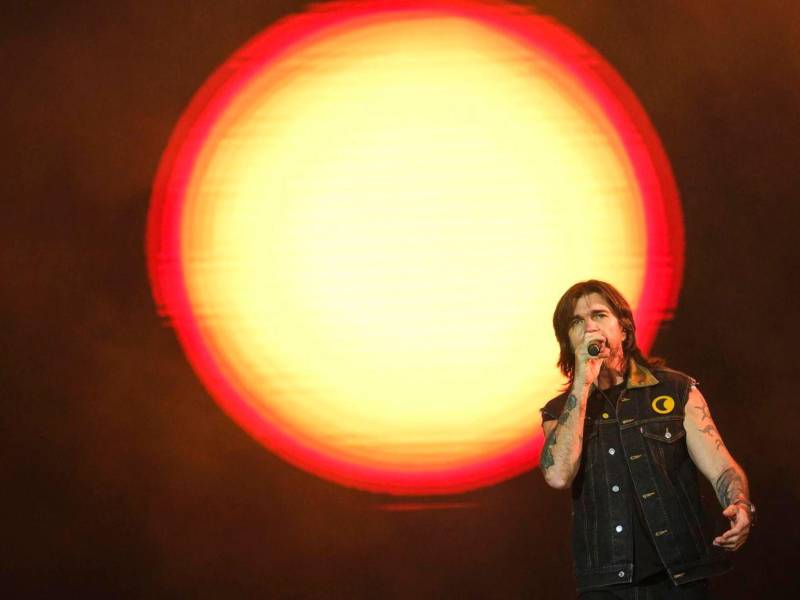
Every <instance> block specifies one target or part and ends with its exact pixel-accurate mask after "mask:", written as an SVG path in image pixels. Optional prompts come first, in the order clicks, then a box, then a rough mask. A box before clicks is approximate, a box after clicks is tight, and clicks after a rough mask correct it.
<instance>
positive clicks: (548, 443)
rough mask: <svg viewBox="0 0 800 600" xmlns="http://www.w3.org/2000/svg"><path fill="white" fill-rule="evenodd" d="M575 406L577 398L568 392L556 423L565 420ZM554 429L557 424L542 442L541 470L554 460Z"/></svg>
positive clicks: (561, 422)
mask: <svg viewBox="0 0 800 600" xmlns="http://www.w3.org/2000/svg"><path fill="white" fill-rule="evenodd" d="M576 406H578V399H577V398H576V397H575V394H570V395H569V397H568V398H567V402H566V404H565V405H564V410H562V411H561V416H559V417H558V425H563V424H564V423H566V422H567V419H569V415H570V413H571V412H572V410H573V409H574V408H575V407H576ZM556 431H558V426H556V428H555V429H553V431H551V432H550V435H548V436H547V439H546V440H545V442H544V448H542V458H541V460H540V461H539V465H540V466H541V468H542V471H547V469H549V468H550V467H552V466H553V465H554V464H555V462H556V461H555V459H554V458H553V446H555V445H556V442H557V441H558V440H557V438H556Z"/></svg>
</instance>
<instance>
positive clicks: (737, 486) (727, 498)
mask: <svg viewBox="0 0 800 600" xmlns="http://www.w3.org/2000/svg"><path fill="white" fill-rule="evenodd" d="M714 491H715V492H716V493H717V499H718V500H719V503H720V504H721V505H722V506H723V507H727V506H729V505H730V503H731V499H733V498H736V497H738V496H743V495H746V494H745V489H744V481H743V480H742V477H741V476H740V475H739V473H737V472H736V469H734V468H733V467H728V468H727V469H725V470H724V471H723V472H722V473H721V474H720V476H719V477H717V481H716V483H715V484H714Z"/></svg>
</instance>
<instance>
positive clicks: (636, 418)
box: [572, 361, 730, 591]
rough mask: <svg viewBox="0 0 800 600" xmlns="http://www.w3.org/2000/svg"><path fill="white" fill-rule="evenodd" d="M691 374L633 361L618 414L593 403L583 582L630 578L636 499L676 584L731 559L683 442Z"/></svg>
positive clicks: (578, 530) (578, 572)
mask: <svg viewBox="0 0 800 600" xmlns="http://www.w3.org/2000/svg"><path fill="white" fill-rule="evenodd" d="M693 383H694V381H693V380H692V379H691V378H690V377H688V376H687V375H684V374H683V373H678V372H676V371H671V370H668V369H658V368H654V369H653V371H652V372H651V371H650V370H648V369H646V368H645V367H643V366H641V365H638V364H636V363H634V362H633V361H631V363H630V368H629V375H628V379H627V381H626V389H625V390H624V391H623V393H622V394H621V395H620V397H619V399H618V400H617V405H616V414H613V413H610V412H609V411H608V409H606V408H603V407H602V406H601V405H599V404H595V405H594V406H593V408H592V410H591V411H590V410H589V408H588V406H587V414H586V419H585V422H584V442H583V453H582V455H581V467H580V470H579V472H578V475H577V476H576V478H575V480H574V481H573V484H572V500H573V506H572V549H573V558H574V561H575V564H574V566H575V578H576V580H577V584H578V590H579V591H583V590H586V589H589V588H595V587H602V586H607V585H613V584H618V583H630V582H631V581H632V579H633V566H634V565H633V557H634V548H633V538H634V535H633V527H634V523H633V520H634V519H636V518H637V515H636V514H635V513H634V510H633V509H635V507H634V505H633V502H638V503H639V506H640V507H641V511H642V514H643V516H644V520H645V523H646V527H647V529H648V531H649V533H650V537H651V539H652V540H653V542H654V544H655V547H656V550H657V552H658V555H659V557H660V559H661V562H662V563H663V564H664V567H665V568H666V571H667V573H668V574H669V577H670V578H671V580H672V582H673V583H674V584H675V585H680V584H681V583H688V582H690V581H695V580H698V579H703V578H706V577H710V576H712V575H719V574H721V573H723V572H725V571H727V570H729V569H730V565H729V563H728V560H727V558H726V557H725V555H724V551H722V550H720V549H718V548H716V547H715V546H713V545H712V544H711V542H712V540H713V539H714V537H715V534H714V532H713V530H712V528H711V527H710V523H709V522H708V519H707V515H706V514H705V511H704V510H703V508H702V506H701V502H700V492H699V489H698V481H697V468H696V467H695V465H694V463H693V462H692V460H691V458H690V457H689V452H688V448H687V446H686V430H685V429H684V427H683V417H684V410H685V406H686V400H687V398H688V395H689V390H690V387H691V385H692V384H693ZM590 412H591V413H593V414H590ZM631 483H632V486H631ZM631 488H632V489H631Z"/></svg>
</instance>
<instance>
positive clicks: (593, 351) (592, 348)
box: [586, 340, 603, 356]
mask: <svg viewBox="0 0 800 600" xmlns="http://www.w3.org/2000/svg"><path fill="white" fill-rule="evenodd" d="M602 349H603V340H595V341H593V342H590V343H589V346H588V347H587V348H586V351H587V352H588V353H589V356H597V355H598V354H600V351H601V350H602Z"/></svg>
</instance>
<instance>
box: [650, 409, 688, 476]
mask: <svg viewBox="0 0 800 600" xmlns="http://www.w3.org/2000/svg"><path fill="white" fill-rule="evenodd" d="M639 431H641V433H642V435H643V436H644V437H645V439H646V440H647V446H648V448H649V449H650V456H651V457H652V459H653V462H655V463H656V464H657V465H659V466H660V467H662V468H664V469H667V470H669V471H671V470H674V469H677V468H678V467H679V466H680V465H681V463H682V462H683V461H684V460H685V458H686V456H687V451H686V444H685V443H683V442H682V443H678V442H681V441H682V440H683V439H684V438H685V437H686V430H685V429H684V428H683V423H682V422H681V420H678V419H670V420H664V421H654V422H650V423H644V424H643V425H642V426H641V427H640V429H639Z"/></svg>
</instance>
